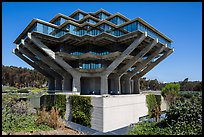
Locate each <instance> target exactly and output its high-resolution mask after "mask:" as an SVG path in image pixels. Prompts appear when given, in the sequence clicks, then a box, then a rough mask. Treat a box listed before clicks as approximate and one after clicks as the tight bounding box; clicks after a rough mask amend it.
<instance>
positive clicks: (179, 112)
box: [166, 96, 202, 135]
mask: <svg viewBox="0 0 204 137" xmlns="http://www.w3.org/2000/svg"><path fill="white" fill-rule="evenodd" d="M166 115H167V123H168V124H169V125H170V126H171V129H172V131H173V133H175V134H177V135H178V134H179V135H201V134H202V97H201V96H193V97H192V98H191V99H187V100H183V101H181V100H177V101H176V102H175V104H172V105H171V106H170V108H169V110H168V111H167V113H166Z"/></svg>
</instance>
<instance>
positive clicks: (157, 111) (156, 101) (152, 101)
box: [146, 94, 161, 122]
mask: <svg viewBox="0 0 204 137" xmlns="http://www.w3.org/2000/svg"><path fill="white" fill-rule="evenodd" d="M146 104H147V108H148V115H149V117H150V118H152V117H155V118H156V121H157V122H158V121H159V119H160V115H161V96H160V95H154V94H149V95H146Z"/></svg>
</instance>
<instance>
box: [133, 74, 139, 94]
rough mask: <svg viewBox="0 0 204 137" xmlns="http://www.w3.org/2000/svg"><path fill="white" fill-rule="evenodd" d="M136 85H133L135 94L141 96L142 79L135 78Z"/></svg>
mask: <svg viewBox="0 0 204 137" xmlns="http://www.w3.org/2000/svg"><path fill="white" fill-rule="evenodd" d="M133 81H134V84H133V92H132V93H133V94H139V93H140V79H139V78H133Z"/></svg>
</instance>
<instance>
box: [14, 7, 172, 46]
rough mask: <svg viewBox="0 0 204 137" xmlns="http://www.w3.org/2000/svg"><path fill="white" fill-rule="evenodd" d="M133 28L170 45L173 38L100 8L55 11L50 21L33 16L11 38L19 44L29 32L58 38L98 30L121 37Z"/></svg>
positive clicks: (98, 32) (94, 33) (133, 30)
mask: <svg viewBox="0 0 204 137" xmlns="http://www.w3.org/2000/svg"><path fill="white" fill-rule="evenodd" d="M135 31H141V32H147V35H148V36H150V37H152V38H154V39H156V38H158V41H159V42H161V43H163V44H166V45H167V46H168V47H170V48H171V43H172V40H171V39H169V38H168V37H166V36H165V35H164V34H162V33H161V32H159V31H158V30H156V29H155V28H154V27H152V26H151V25H149V24H148V23H147V22H145V21H144V20H142V19H141V18H135V19H133V20H129V19H128V18H127V17H125V16H123V15H122V14H120V13H115V14H110V13H109V12H107V11H105V10H103V9H100V10H98V11H97V12H95V13H86V12H84V11H82V10H79V9H78V10H76V11H75V12H74V13H72V14H71V15H70V16H65V15H63V14H57V15H56V16H55V17H54V18H53V19H52V20H50V22H46V21H42V20H39V19H33V20H32V21H31V22H30V23H29V25H28V26H27V27H26V28H25V29H24V31H23V32H22V33H21V34H20V35H19V36H18V37H17V39H16V40H15V41H14V43H15V44H20V42H21V39H25V38H26V37H27V33H28V32H31V33H32V32H37V33H41V34H44V35H49V36H52V37H56V38H60V37H62V36H64V35H66V34H68V33H69V34H71V35H77V36H84V35H89V36H93V37H94V36H97V35H99V34H101V33H108V34H110V35H112V36H114V37H117V38H120V37H121V36H124V35H126V34H129V33H133V32H135Z"/></svg>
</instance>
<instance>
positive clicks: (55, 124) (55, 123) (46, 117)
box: [36, 107, 65, 129]
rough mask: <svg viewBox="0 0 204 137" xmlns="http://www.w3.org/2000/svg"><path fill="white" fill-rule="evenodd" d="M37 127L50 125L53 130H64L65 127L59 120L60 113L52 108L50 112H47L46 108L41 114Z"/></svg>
mask: <svg viewBox="0 0 204 137" xmlns="http://www.w3.org/2000/svg"><path fill="white" fill-rule="evenodd" d="M36 124H37V125H42V124H43V125H48V126H49V127H51V128H54V129H57V128H64V127H65V125H64V123H63V122H62V121H60V118H59V111H58V110H57V109H56V108H54V107H52V109H51V110H50V111H46V109H45V108H43V109H42V111H40V112H39V116H38V119H37V120H36Z"/></svg>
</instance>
